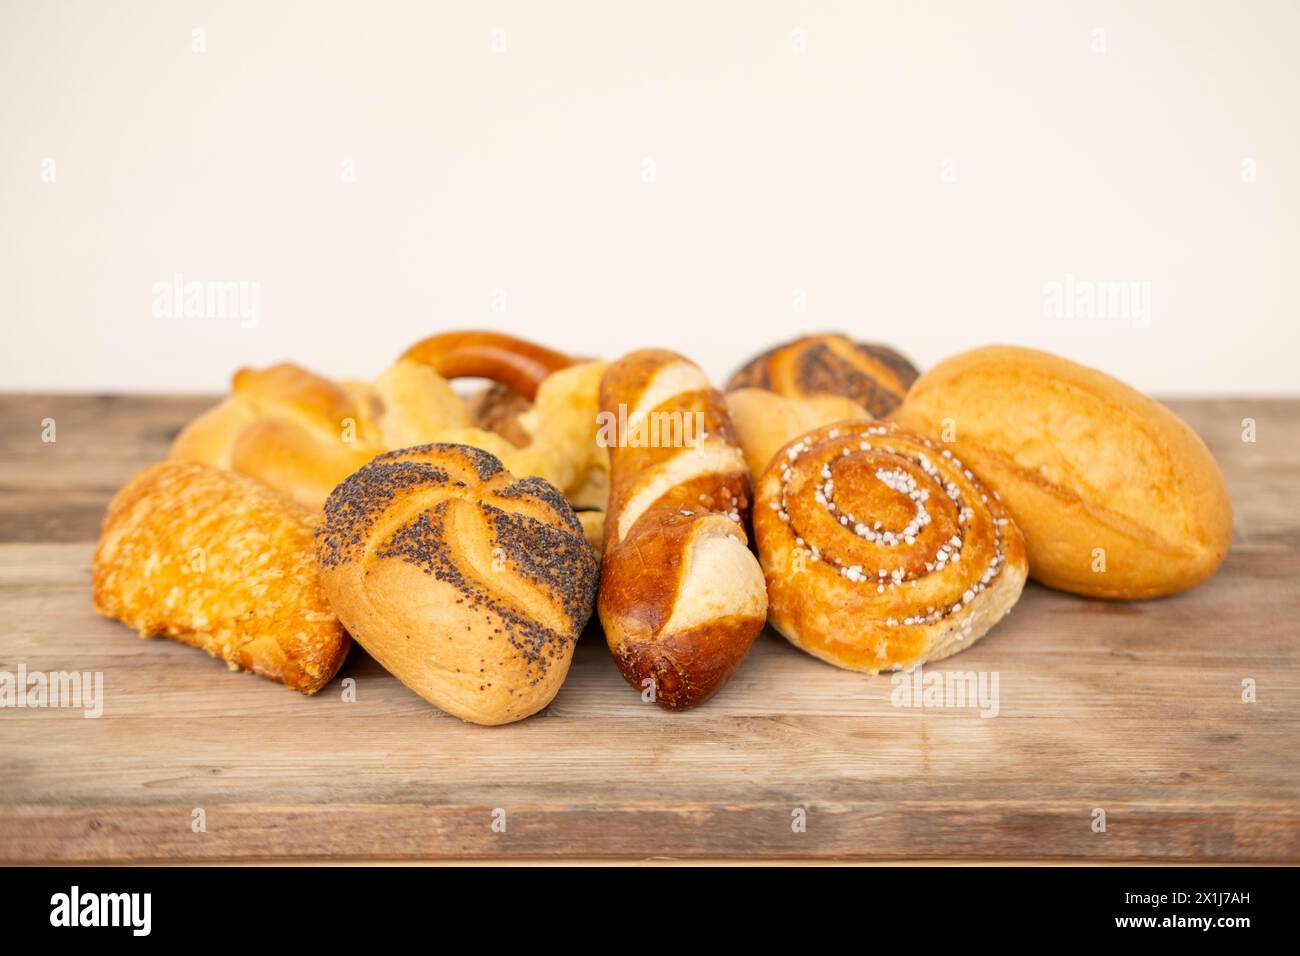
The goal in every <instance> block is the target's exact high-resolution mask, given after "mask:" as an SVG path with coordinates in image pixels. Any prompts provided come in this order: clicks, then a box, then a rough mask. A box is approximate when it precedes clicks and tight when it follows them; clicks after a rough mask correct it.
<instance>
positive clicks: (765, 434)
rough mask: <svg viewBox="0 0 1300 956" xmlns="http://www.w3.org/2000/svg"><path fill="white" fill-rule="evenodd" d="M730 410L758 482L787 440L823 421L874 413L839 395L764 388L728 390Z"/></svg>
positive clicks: (825, 423) (842, 419) (865, 416)
mask: <svg viewBox="0 0 1300 956" xmlns="http://www.w3.org/2000/svg"><path fill="white" fill-rule="evenodd" d="M727 410H728V411H729V412H730V413H731V421H732V423H733V424H734V425H735V426H736V440H737V441H738V442H740V447H741V449H742V450H743V451H744V452H745V463H746V464H748V465H749V473H750V475H751V476H752V478H753V480H754V481H755V483H757V481H758V479H759V477H760V476H761V475H762V474H763V471H764V469H766V468H767V463H768V462H770V461H771V460H772V456H773V455H775V454H776V453H777V451H778V450H779V449H780V448H781V446H782V445H784V444H786V443H787V442H790V441H793V440H794V439H796V438H798V437H799V436H800V435H802V434H804V433H806V432H810V431H812V430H813V429H814V428H817V427H818V426H819V425H829V424H830V423H831V422H839V421H846V420H848V419H855V418H860V419H869V418H870V417H871V416H870V415H868V414H867V412H866V409H864V408H863V407H862V406H861V405H859V404H858V403H857V402H855V401H852V400H851V399H847V398H842V397H841V396H839V395H813V396H812V397H810V398H788V397H786V396H785V395H778V394H776V392H769V391H767V390H766V389H761V388H741V389H737V390H736V391H734V392H728V393H727Z"/></svg>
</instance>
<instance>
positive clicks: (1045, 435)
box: [896, 346, 1232, 598]
mask: <svg viewBox="0 0 1300 956" xmlns="http://www.w3.org/2000/svg"><path fill="white" fill-rule="evenodd" d="M896 418H897V420H898V421H900V422H902V423H903V424H905V425H907V426H909V427H911V428H914V429H916V430H918V431H922V432H924V433H926V434H929V435H931V436H932V437H935V438H936V439H940V440H944V442H945V443H944V447H946V448H950V449H951V450H952V451H953V452H954V453H955V454H957V455H958V456H960V457H961V458H962V460H963V461H966V462H968V463H969V464H970V466H971V467H972V468H973V469H975V470H976V471H977V472H978V473H979V474H980V475H982V476H983V477H984V478H985V479H986V480H987V481H988V482H989V483H990V484H991V485H992V486H993V487H994V488H996V489H997V490H998V491H999V492H1000V493H1001V495H1002V500H1003V501H1004V502H1005V503H1006V506H1007V508H1008V510H1009V511H1010V512H1011V514H1012V516H1013V517H1014V518H1015V521H1016V524H1017V525H1018V526H1019V527H1020V529H1021V530H1022V531H1023V532H1024V534H1025V539H1026V542H1027V546H1028V550H1029V573H1030V575H1031V576H1033V577H1034V578H1036V579H1037V580H1039V581H1041V582H1042V583H1044V584H1046V585H1049V586H1051V587H1054V588H1060V589H1062V590H1065V591H1073V592H1074V593H1076V594H1084V595H1088V596H1090V597H1101V598H1148V597H1158V596H1160V595H1165V594H1173V593H1175V592H1177V591H1182V590H1184V589H1186V588H1189V587H1192V586H1193V585H1195V584H1199V583H1200V582H1201V581H1204V580H1205V579H1206V578H1208V577H1209V576H1210V575H1212V574H1213V573H1214V572H1215V570H1216V569H1217V568H1218V567H1219V564H1220V563H1221V562H1222V561H1223V558H1224V556H1225V555H1226V554H1227V552H1228V541H1229V538H1230V537H1231V534H1232V507H1231V504H1230V503H1229V501H1228V492H1227V487H1226V485H1225V483H1224V480H1223V475H1222V474H1221V473H1220V472H1219V469H1218V466H1217V465H1216V464H1215V462H1214V458H1213V457H1212V456H1211V455H1210V452H1209V450H1208V449H1207V448H1206V447H1205V444H1204V442H1202V441H1201V439H1200V438H1198V437H1197V435H1196V434H1195V432H1193V431H1192V430H1191V429H1190V428H1189V427H1188V426H1187V425H1186V424H1185V423H1184V422H1182V421H1181V420H1180V419H1179V418H1178V417H1177V416H1175V415H1174V414H1173V413H1172V412H1171V411H1169V409H1167V408H1165V407H1164V406H1163V405H1161V404H1159V403H1158V402H1155V401H1152V400H1151V399H1149V398H1147V397H1146V396H1144V395H1142V394H1140V393H1138V392H1136V391H1134V390H1133V389H1132V388H1129V387H1128V386H1127V385H1125V384H1124V383H1122V382H1120V381H1118V380H1117V379H1114V378H1112V377H1111V376H1109V375H1105V374H1103V373H1102V372H1098V371H1096V370H1094V369H1090V368H1086V367H1084V366H1082V365H1078V364H1076V363H1074V362H1071V361H1068V360H1066V359H1063V358H1060V357H1058V356H1055V355H1049V354H1048V353H1046V352H1038V351H1034V350H1033V349H1025V348H1012V347H1009V346H991V347H988V348H981V349H975V350H974V351H971V352H965V353H963V354H961V355H957V356H954V357H953V358H950V359H948V360H946V361H944V362H942V363H940V364H939V365H938V366H936V367H935V368H933V369H932V370H931V371H929V372H927V373H926V374H925V375H923V376H922V377H921V378H920V379H919V380H918V381H917V382H916V384H915V385H914V386H913V387H912V390H911V391H910V392H909V393H908V396H907V400H906V401H905V402H904V403H903V405H902V407H901V408H899V410H898V412H897V413H896Z"/></svg>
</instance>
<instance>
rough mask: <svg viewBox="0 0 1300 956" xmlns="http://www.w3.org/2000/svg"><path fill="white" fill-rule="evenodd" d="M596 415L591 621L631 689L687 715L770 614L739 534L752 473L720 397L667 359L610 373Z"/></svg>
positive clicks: (654, 356) (681, 362)
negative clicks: (604, 481) (599, 459)
mask: <svg viewBox="0 0 1300 956" xmlns="http://www.w3.org/2000/svg"><path fill="white" fill-rule="evenodd" d="M600 407H601V413H602V418H603V421H604V424H605V425H608V424H611V423H613V424H614V426H615V427H614V428H613V429H612V432H613V433H612V434H605V435H604V436H603V440H604V443H605V444H606V445H607V446H608V448H609V462H610V496H609V509H608V511H607V512H606V515H605V548H604V560H603V563H602V570H601V585H600V601H599V610H600V621H601V624H602V625H604V628H605V637H606V640H607V641H608V643H609V648H610V650H611V651H612V652H613V654H614V659H615V660H616V661H617V662H618V666H619V669H620V670H621V671H622V672H623V676H624V677H625V678H626V679H627V681H628V683H629V684H631V685H632V686H633V687H635V688H636V689H637V690H639V691H645V690H646V689H647V687H650V688H652V689H653V693H654V700H655V702H656V703H657V704H659V705H660V706H662V707H665V708H667V709H669V710H679V709H682V708H685V707H691V706H694V705H695V704H699V703H701V702H703V701H705V700H707V699H708V698H709V697H711V696H712V695H713V694H714V693H715V692H717V690H718V689H719V688H720V687H721V686H722V685H723V684H724V683H726V681H727V679H728V678H729V677H730V676H731V674H732V673H733V672H734V671H735V669H736V668H737V667H738V666H739V665H740V662H741V660H743V659H744V656H745V654H746V653H747V652H748V651H749V647H750V645H751V644H753V642H754V638H755V637H757V636H758V632H759V631H760V630H762V628H763V623H764V619H765V615H766V612H767V592H766V590H765V588H764V585H763V574H762V572H761V570H760V569H759V567H758V561H757V560H756V559H755V558H754V555H753V553H752V552H750V550H749V547H748V544H747V541H746V537H745V529H744V523H745V520H746V518H747V517H748V514H749V504H750V479H749V469H748V468H747V467H746V465H745V459H744V456H743V455H742V453H741V450H740V448H739V446H738V445H737V444H736V438H735V434H734V433H733V431H732V428H731V422H730V419H729V418H728V416H727V406H726V402H725V401H724V400H723V397H722V394H721V393H720V392H719V391H718V390H717V389H715V388H713V386H711V385H710V384H709V381H708V379H707V378H706V377H705V375H704V373H703V372H702V371H700V369H699V368H698V367H697V366H696V365H694V364H693V363H692V362H690V361H688V360H687V359H685V358H683V357H682V356H680V355H677V354H675V353H673V352H667V351H662V350H657V349H648V350H645V351H640V352H633V353H632V354H630V355H627V356H625V357H624V358H622V359H621V360H619V361H618V362H615V363H614V364H612V365H611V366H610V367H609V369H608V371H606V373H605V377H604V379H603V380H602V382H601V388H600ZM602 427H604V426H602ZM674 429H676V431H674ZM688 431H689V432H690V434H689V436H688V434H687V432H688ZM673 435H676V436H677V438H679V439H681V440H676V441H674V440H672V437H673ZM665 438H667V439H668V440H665ZM647 682H649V684H647Z"/></svg>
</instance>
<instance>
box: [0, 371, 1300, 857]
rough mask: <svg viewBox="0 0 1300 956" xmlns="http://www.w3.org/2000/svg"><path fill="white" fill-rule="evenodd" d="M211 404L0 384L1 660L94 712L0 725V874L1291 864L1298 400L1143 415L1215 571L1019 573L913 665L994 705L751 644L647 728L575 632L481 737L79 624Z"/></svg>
mask: <svg viewBox="0 0 1300 956" xmlns="http://www.w3.org/2000/svg"><path fill="white" fill-rule="evenodd" d="M210 402H211V399H202V398H175V397H115V396H98V397H90V396H30V395H22V396H20V395H9V396H0V420H2V421H3V422H4V429H3V432H2V433H0V671H10V672H14V671H16V670H17V668H18V667H19V665H25V666H26V667H27V668H28V669H29V670H32V671H44V672H51V671H61V670H80V671H100V672H102V673H103V675H104V697H105V702H104V709H103V715H102V717H100V718H98V719H86V718H84V717H83V716H82V715H81V712H80V711H76V710H69V709H26V708H24V709H4V710H0V780H3V787H0V861H3V862H63V861H106V862H111V861H155V860H160V861H171V860H194V861H217V860H273V861H289V860H328V859H365V860H420V859H465V860H489V859H511V860H525V859H528V860H555V859H565V858H585V859H609V858H630V859H656V858H678V859H735V858H764V859H865V860H924V859H944V860H964V861H978V860H1006V859H1033V860H1051V859H1066V860H1079V861H1097V860H1130V861H1139V860H1162V861H1176V860H1189V861H1190V860H1196V861H1205V860H1215V861H1219V860H1222V861H1265V860H1287V861H1298V860H1300V667H1298V666H1297V665H1298V664H1300V626H1298V625H1297V620H1298V615H1297V611H1300V588H1297V581H1300V512H1298V510H1297V501H1300V400H1278V399H1240V400H1183V401H1176V402H1171V403H1170V404H1171V405H1172V406H1173V407H1174V409H1175V410H1176V411H1178V412H1179V413H1180V414H1181V415H1183V416H1184V417H1185V418H1186V419H1187V420H1188V421H1189V422H1190V423H1191V424H1192V425H1193V427H1195V428H1196V429H1197V431H1198V432H1199V433H1200V434H1201V435H1202V436H1203V437H1204V438H1205V439H1206V441H1207V443H1208V444H1209V445H1210V447H1211V449H1212V450H1213V451H1214V453H1215V455H1216V457H1217V458H1218V459H1219V461H1220V463H1221V464H1222V466H1223V469H1224V472H1225V474H1226V476H1227V479H1228V484H1229V487H1230V489H1231V493H1232V499H1233V504H1234V508H1235V526H1234V535H1233V547H1232V552H1231V554H1230V555H1229V557H1228V560H1227V562H1226V564H1225V565H1224V568H1223V569H1222V570H1221V571H1220V573H1219V574H1218V575H1217V576H1216V577H1215V578H1214V579H1212V580H1211V581H1210V582H1209V583H1207V584H1206V585H1204V586H1202V587H1200V588H1198V589H1196V590H1194V591H1191V592H1189V593H1187V594H1184V595H1180V596H1178V597H1175V598H1170V599H1165V600H1160V601H1146V602H1136V603H1129V604H1108V603H1101V602H1093V601H1087V600H1083V599H1080V598H1075V597H1071V596H1069V595H1065V594H1059V593H1056V592H1053V591H1049V590H1047V589H1044V588H1041V587H1038V586H1037V585H1031V586H1030V587H1029V588H1027V590H1026V592H1025V595H1024V597H1023V598H1022V600H1021V602H1020V603H1019V605H1017V607H1016V609H1015V611H1014V612H1013V613H1012V614H1011V616H1010V617H1009V618H1008V619H1007V620H1006V621H1005V622H1003V623H1002V624H1001V625H999V627H998V628H997V629H996V630H995V631H994V632H993V633H992V634H990V635H989V636H988V637H986V638H985V639H984V640H982V641H981V642H980V643H978V644H977V645H975V646H974V647H973V648H972V649H971V650H969V651H966V652H964V653H962V654H960V655H958V656H957V657H954V658H951V659H950V660H948V661H944V662H941V663H940V664H938V665H935V668H934V669H936V670H941V671H976V672H989V673H991V672H996V673H997V674H998V675H999V699H998V714H997V716H996V717H981V716H979V714H978V713H977V711H976V710H974V709H971V708H966V709H931V710H921V709H915V708H901V707H895V706H894V705H893V704H892V703H891V700H890V696H891V690H892V686H891V682H890V678H889V676H887V675H886V676H880V677H875V678H871V677H866V676H864V675H857V674H851V673H848V672H845V671H840V670H837V669H835V668H833V667H830V666H828V665H826V664H822V663H820V662H818V661H816V660H814V659H812V658H810V657H808V656H806V655H804V654H801V653H800V652H799V651H797V650H795V649H794V648H792V647H790V646H789V645H788V644H786V643H785V642H784V641H783V640H782V639H781V638H780V637H779V636H777V635H775V634H772V633H765V634H764V635H763V636H762V637H760V639H759V641H758V643H757V645H756V647H755V649H754V651H753V653H752V654H751V656H750V658H749V659H748V660H747V661H746V663H745V665H744V666H743V667H742V669H741V670H740V672H739V674H738V675H737V677H736V678H735V679H734V680H733V681H732V683H731V684H730V685H729V686H728V687H727V688H726V689H725V690H724V691H723V692H722V693H721V694H720V695H719V696H718V697H717V698H716V699H715V700H714V701H712V702H711V703H709V704H708V705H706V706H705V707H704V708H702V709H699V710H697V711H692V712H687V713H684V714H668V713H665V712H663V711H661V710H659V709H658V708H656V707H654V706H653V705H649V704H643V703H641V702H640V700H639V698H638V697H637V695H636V694H634V693H633V692H632V691H631V690H630V689H629V688H628V687H627V685H626V684H624V682H623V680H622V678H621V677H620V676H619V674H618V672H617V670H616V669H615V667H614V664H613V662H612V660H611V659H610V657H609V654H608V652H607V651H606V650H605V647H604V643H603V640H602V638H601V635H600V633H599V631H598V629H595V628H591V629H589V631H588V633H587V634H586V635H585V636H584V638H583V640H582V642H581V643H580V644H579V648H578V652H577V655H576V657H575V661H574V665H573V669H572V672H571V674H570V676H569V679H568V681H567V682H566V684H565V685H564V688H563V689H562V690H561V692H560V695H559V696H558V697H557V699H556V700H555V701H554V703H553V704H552V705H551V706H550V707H549V708H548V709H547V711H546V712H545V713H544V714H543V715H539V716H538V717H535V718H533V719H530V720H527V721H524V722H522V723H520V724H515V725H511V726H508V727H501V728H481V727H473V726H470V725H467V724H463V723H461V722H460V721H458V720H455V719H453V718H450V717H447V716H445V715H442V714H440V713H439V712H437V711H436V710H434V709H433V708H432V707H430V706H429V705H427V704H425V703H424V702H423V701H422V700H420V699H419V698H418V697H416V696H415V695H414V694H412V693H411V692H410V691H407V690H406V689H405V688H404V687H402V685H401V684H399V683H398V682H397V681H396V680H394V679H393V678H391V677H389V676H388V675H387V674H386V673H384V671H383V670H382V669H381V668H379V667H378V665H376V664H375V663H374V661H372V660H371V659H370V658H369V657H367V656H366V655H365V654H364V652H362V651H361V650H360V649H359V648H358V649H357V650H356V651H354V653H353V656H352V658H351V659H350V660H349V662H348V663H347V665H345V668H344V670H343V672H342V673H341V675H340V677H351V678H354V679H355V681H356V701H355V702H347V701H345V700H343V699H342V695H341V688H342V683H341V680H339V679H336V680H335V682H333V683H332V684H331V685H329V686H328V687H327V688H326V689H325V690H323V691H322V692H321V693H320V694H319V695H318V696H316V697H315V698H310V699H309V698H305V697H302V696H300V695H298V694H295V693H292V692H290V691H287V690H285V689H284V688H282V687H279V686H277V685H274V684H270V683H267V682H265V681H261V680H258V679H257V678H254V677H251V676H248V675H242V674H231V673H228V672H227V671H226V670H225V668H224V666H223V665H221V664H220V663H219V662H216V661H213V660H211V659H210V658H208V657H207V656H206V655H204V654H202V653H201V652H199V651H196V650H193V649H191V648H186V647H183V646H180V645H178V644H175V643H172V642H169V641H162V640H151V641H141V640H139V639H137V638H136V637H135V636H134V635H133V634H132V633H131V632H129V631H128V630H127V629H126V628H124V627H122V626H121V625H119V624H116V623H114V622H112V621H107V620H103V619H101V618H98V617H96V616H95V614H94V613H93V611H92V609H91V606H90V598H89V560H90V555H91V552H92V550H93V545H94V541H95V538H96V536H97V533H98V526H99V521H100V519H101V517H102V514H103V510H104V507H105V505H106V504H107V501H108V499H109V497H110V496H111V495H112V493H113V492H114V491H115V490H116V488H117V487H118V486H119V485H120V484H121V483H122V482H123V481H125V480H126V479H127V478H128V477H129V476H130V475H131V474H132V472H134V471H135V470H136V469H138V468H139V467H141V466H142V465H144V464H145V463H147V462H149V461H152V460H155V459H158V458H160V457H162V456H163V455H164V454H165V450H166V448H167V445H168V443H169V442H170V440H171V438H172V436H173V435H174V434H175V432H176V430H177V429H178V428H179V427H180V426H181V425H182V424H183V423H184V422H185V421H187V420H188V419H189V418H190V417H192V416H193V415H194V414H195V413H196V412H197V411H199V410H201V409H202V408H204V407H206V406H207V405H208V404H209V403H210ZM47 418H52V419H54V421H55V423H56V424H55V427H56V429H57V431H56V437H57V441H55V442H53V443H47V442H43V441H42V440H41V430H42V421H43V420H44V419H47ZM1245 418H1251V419H1254V421H1255V423H1256V430H1257V433H1256V434H1257V440H1256V441H1255V442H1253V443H1252V442H1243V441H1242V420H1243V419H1245ZM1246 678H1250V679H1252V680H1253V681H1255V683H1256V687H1257V693H1258V699H1257V701H1256V702H1255V703H1245V702H1243V700H1242V681H1243V679H1246ZM199 809H201V810H202V811H203V815H204V818H205V821H206V830H205V831H204V832H198V833H196V832H194V831H193V828H192V820H193V819H194V812H195V811H196V810H199ZM1096 809H1101V810H1104V811H1105V814H1106V829H1105V832H1094V829H1093V820H1094V811H1095V810H1096ZM494 811H504V814H505V817H504V818H505V831H504V832H498V829H499V828H497V829H494V827H493V822H494ZM798 812H802V814H803V815H804V816H805V818H806V828H805V829H804V830H803V831H802V832H800V831H799V830H797V828H795V827H793V826H792V822H793V821H794V820H795V819H796V815H797V813H798ZM497 818H498V819H499V818H500V814H499V813H498V814H497Z"/></svg>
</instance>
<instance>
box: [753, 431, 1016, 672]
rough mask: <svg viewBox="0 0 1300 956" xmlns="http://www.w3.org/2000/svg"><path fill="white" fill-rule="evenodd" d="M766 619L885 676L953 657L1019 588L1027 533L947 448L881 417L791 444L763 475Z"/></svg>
mask: <svg viewBox="0 0 1300 956" xmlns="http://www.w3.org/2000/svg"><path fill="white" fill-rule="evenodd" d="M754 533H755V537H756V538H757V540H758V551H759V557H760V559H761V561H762V565H763V572H764V575H765V576H766V578H767V588H768V602H769V603H768V622H769V623H770V624H772V626H773V627H775V628H776V629H777V630H778V631H780V632H781V633H782V634H783V635H785V637H786V638H787V639H788V640H789V641H790V642H791V643H792V644H794V645H795V646H796V647H799V648H801V649H803V650H805V651H807V652H808V653H810V654H812V655H814V656H816V657H820V658H822V659H823V660H825V661H829V662H830V663H832V664H835V665H837V666H839V667H844V668H847V669H849V670H856V671H866V672H868V673H872V674H874V673H877V672H879V671H881V670H894V669H898V668H905V667H911V666H913V665H915V664H918V663H921V662H922V661H927V660H938V659H941V658H944V657H948V656H949V655H951V654H955V653H957V652H958V651H960V650H962V649H963V648H965V647H969V646H970V645H971V644H973V643H974V642H975V641H977V640H979V638H980V637H982V636H983V635H984V634H985V633H986V632H987V631H988V630H989V628H991V627H992V626H993V625H994V624H995V623H997V621H998V620H999V619H1001V618H1002V616H1003V615H1005V614H1006V613H1007V612H1008V611H1009V610H1010V609H1011V606H1012V605H1013V604H1015V603H1016V600H1017V599H1018V598H1019V597H1020V591H1021V589H1022V588H1023V587H1024V583H1025V576H1026V573H1027V570H1028V569H1027V565H1026V558H1025V544H1024V539H1023V537H1022V536H1021V534H1020V531H1019V530H1018V529H1017V528H1016V526H1015V525H1014V524H1013V523H1012V522H1011V519H1010V517H1009V516H1008V514H1007V512H1006V510H1005V509H1004V508H1003V507H1002V503H1001V501H999V500H998V497H997V495H996V494H995V493H994V492H993V491H991V490H989V489H987V488H986V487H985V486H984V485H983V484H982V483H981V482H980V480H979V479H978V478H977V477H976V476H975V475H974V474H973V473H972V472H971V471H970V469H969V468H966V467H965V466H964V465H963V464H962V463H961V462H960V461H958V460H957V459H956V458H954V457H953V456H952V454H951V453H950V452H948V451H946V450H943V449H942V448H939V447H936V446H935V445H934V444H933V443H931V442H930V441H929V440H928V439H925V438H922V437H921V436H919V435H916V434H914V433H912V432H909V431H906V430H904V429H902V428H899V427H898V426H896V425H893V424H890V423H884V422H839V423H837V424H834V425H826V426H823V427H821V428H818V429H815V430H813V431H811V432H809V433H807V434H806V435H803V436H802V437H800V438H797V439H795V440H794V441H792V442H790V443H789V444H787V445H786V446H785V447H784V448H782V449H781V451H780V452H778V453H777V455H776V457H775V458H773V460H772V462H771V464H769V465H768V467H767V469H766V470H765V471H764V473H763V475H762V477H761V479H760V480H759V486H758V494H757V501H756V505H755V509H754Z"/></svg>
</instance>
